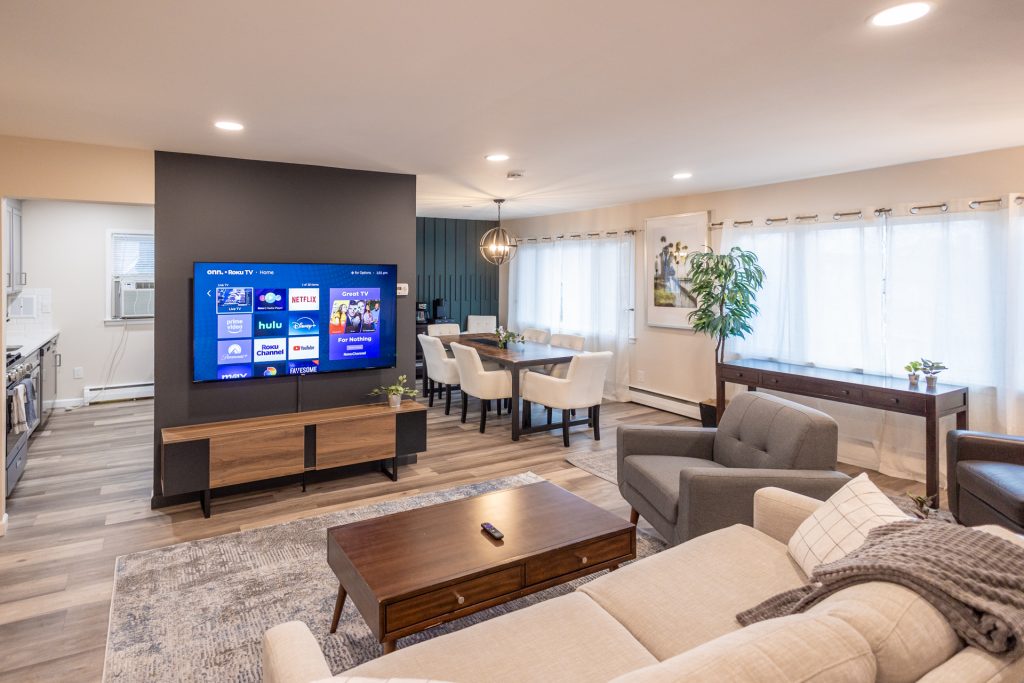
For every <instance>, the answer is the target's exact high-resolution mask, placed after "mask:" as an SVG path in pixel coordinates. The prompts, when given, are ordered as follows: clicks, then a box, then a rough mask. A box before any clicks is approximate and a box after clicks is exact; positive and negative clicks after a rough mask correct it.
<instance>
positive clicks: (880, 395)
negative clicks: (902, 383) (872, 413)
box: [864, 389, 927, 415]
mask: <svg viewBox="0 0 1024 683" xmlns="http://www.w3.org/2000/svg"><path fill="white" fill-rule="evenodd" d="M864 402H865V403H866V404H867V405H869V406H874V407H876V408H885V409H887V410H899V411H905V412H908V413H917V414H921V415H923V414H924V411H925V408H926V406H927V399H926V398H925V397H924V396H913V395H909V394H894V393H891V392H888V391H879V390H877V389H865V390H864Z"/></svg>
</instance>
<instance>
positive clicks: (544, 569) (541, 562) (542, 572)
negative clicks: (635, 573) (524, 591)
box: [526, 532, 633, 585]
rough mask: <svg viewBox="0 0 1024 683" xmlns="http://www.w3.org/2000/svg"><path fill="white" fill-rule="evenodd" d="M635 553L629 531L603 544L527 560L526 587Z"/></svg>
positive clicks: (597, 542) (596, 543)
mask: <svg viewBox="0 0 1024 683" xmlns="http://www.w3.org/2000/svg"><path fill="white" fill-rule="evenodd" d="M632 554H633V543H632V538H631V536H630V533H629V532H626V533H622V534H618V535H616V536H612V537H611V538H606V539H603V540H601V541H593V542H591V543H584V544H583V545H578V546H576V547H575V548H565V549H562V550H556V551H554V552H551V553H547V554H546V555H541V556H540V557H537V558H534V559H532V560H528V561H527V563H526V584H527V585H533V584H535V583H540V582H541V581H546V580H547V579H553V578H555V577H556V576H562V575H563V574H571V573H572V572H575V571H579V570H581V569H586V568H587V567H591V566H593V565H595V564H600V563H602V562H607V561H608V560H614V559H615V558H617V557H625V556H628V555H632Z"/></svg>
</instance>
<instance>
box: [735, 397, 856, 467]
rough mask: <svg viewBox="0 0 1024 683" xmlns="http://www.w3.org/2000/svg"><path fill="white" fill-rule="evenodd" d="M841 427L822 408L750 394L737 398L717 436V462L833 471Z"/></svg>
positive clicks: (745, 465) (739, 465)
mask: <svg viewBox="0 0 1024 683" xmlns="http://www.w3.org/2000/svg"><path fill="white" fill-rule="evenodd" d="M838 444H839V427H838V425H837V424H836V421H835V420H833V419H832V418H831V417H829V416H828V415H826V414H825V413H822V412H820V411H818V410H814V409H812V408H808V407H806V406H803V405H800V404H799V403H793V402H792V401H787V400H785V399H781V398H778V397H777V396H771V395H768V394H761V393H756V392H747V393H744V394H740V395H739V396H736V398H734V399H733V400H732V402H731V403H730V404H729V408H728V410H726V411H725V414H724V415H723V416H722V421H721V424H719V425H718V433H717V435H716V436H715V462H719V463H721V464H723V465H725V466H726V467H756V468H761V469H765V468H777V469H797V470H825V469H834V468H835V466H836V459H837V457H838Z"/></svg>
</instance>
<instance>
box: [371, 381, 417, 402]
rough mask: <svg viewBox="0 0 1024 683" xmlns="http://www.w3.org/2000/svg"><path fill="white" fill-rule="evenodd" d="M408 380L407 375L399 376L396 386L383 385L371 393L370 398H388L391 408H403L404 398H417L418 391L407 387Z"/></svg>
mask: <svg viewBox="0 0 1024 683" xmlns="http://www.w3.org/2000/svg"><path fill="white" fill-rule="evenodd" d="M406 379H407V377H406V375H399V376H398V379H397V380H395V383H394V384H384V385H381V386H379V387H377V388H376V389H374V390H373V391H371V392H370V396H387V397H388V405H389V406H391V407H392V408H398V407H401V405H402V399H403V398H404V397H406V396H408V397H409V398H414V397H415V396H416V390H415V389H413V388H412V387H409V386H406V384H405V381H406Z"/></svg>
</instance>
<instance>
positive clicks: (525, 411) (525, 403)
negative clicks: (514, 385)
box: [523, 401, 533, 427]
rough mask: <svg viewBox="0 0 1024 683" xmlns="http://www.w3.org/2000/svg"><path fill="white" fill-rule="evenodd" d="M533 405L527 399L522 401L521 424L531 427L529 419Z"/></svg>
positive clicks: (531, 422) (531, 423)
mask: <svg viewBox="0 0 1024 683" xmlns="http://www.w3.org/2000/svg"><path fill="white" fill-rule="evenodd" d="M532 409H533V406H532V405H530V402H529V401H523V426H524V427H532V426H533V420H532V419H531V415H530V413H531V412H532Z"/></svg>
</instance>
